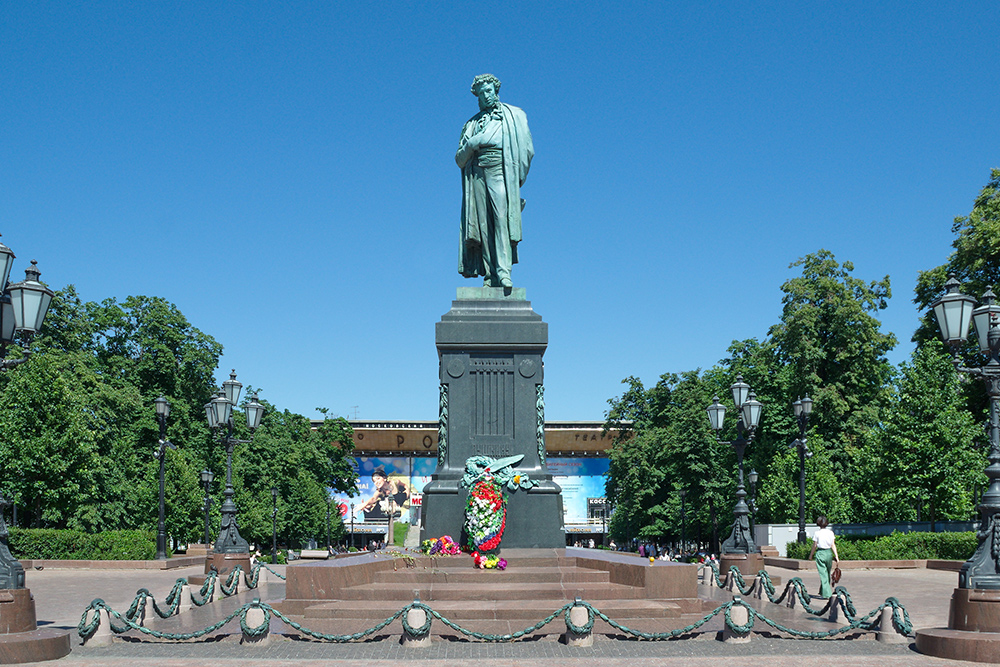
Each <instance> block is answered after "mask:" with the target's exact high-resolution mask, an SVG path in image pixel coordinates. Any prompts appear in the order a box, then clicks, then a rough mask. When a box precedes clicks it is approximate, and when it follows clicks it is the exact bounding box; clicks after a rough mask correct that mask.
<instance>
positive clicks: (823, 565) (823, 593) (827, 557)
mask: <svg viewBox="0 0 1000 667" xmlns="http://www.w3.org/2000/svg"><path fill="white" fill-rule="evenodd" d="M815 560H816V569H817V570H819V596H820V597H821V598H828V597H830V596H831V595H832V594H833V589H832V587H831V586H830V574H831V573H832V572H833V549H817V550H816V559H815Z"/></svg>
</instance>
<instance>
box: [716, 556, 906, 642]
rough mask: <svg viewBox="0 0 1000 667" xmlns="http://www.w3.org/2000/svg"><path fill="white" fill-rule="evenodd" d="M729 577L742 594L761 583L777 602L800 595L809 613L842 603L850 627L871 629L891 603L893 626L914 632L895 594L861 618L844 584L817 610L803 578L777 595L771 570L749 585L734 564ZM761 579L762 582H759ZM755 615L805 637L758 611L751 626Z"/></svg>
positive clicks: (719, 581) (818, 613) (792, 581)
mask: <svg viewBox="0 0 1000 667" xmlns="http://www.w3.org/2000/svg"><path fill="white" fill-rule="evenodd" d="M708 566H710V567H711V570H712V579H713V581H714V583H715V584H716V585H717V586H718V587H719V588H725V584H724V583H723V581H722V579H721V577H720V576H719V567H718V565H716V564H715V562H714V561H709V562H708ZM729 578H730V580H731V581H732V582H733V585H734V587H735V588H736V589H738V590H739V592H740V594H741V595H750V594H751V593H752V592H753V590H754V587H755V586H757V585H759V586H760V587H761V589H762V590H763V593H764V594H765V595H767V599H768V600H769V601H770V602H773V603H775V604H781V603H782V602H783V601H784V600H785V598H786V597H787V596H789V595H790V594H791V595H795V596H796V598H798V601H799V604H801V605H802V609H803V610H805V611H806V613H809V614H812V615H813V616H822V615H824V614H826V613H827V612H829V611H830V610H831V608H832V607H833V606H834V605H836V606H839V607H840V610H841V611H842V612H843V613H844V617H845V618H846V619H847V620H848V622H849V623H850V624H851V625H850V626H845V627H850V628H851V629H863V630H870V629H871V626H872V623H871V622H870V619H871V618H872V617H873V616H874V615H875V614H878V613H881V612H882V610H883V609H884V608H885V607H887V606H889V607H892V624H893V627H895V628H896V631H897V632H899V633H900V634H902V635H907V636H908V635H910V634H911V633H912V632H913V625H912V624H911V623H910V615H909V614H908V613H907V611H906V608H905V607H904V606H903V605H902V603H900V601H899V600H897V599H896V598H894V597H889V598H886V599H885V602H883V603H882V604H881V605H880V606H879V607H877V608H875V609H874V610H872V611H871V612H869V613H868V614H866V615H865V616H863V617H861V618H860V619H859V618H857V614H858V612H857V609H856V608H855V606H854V602H853V600H851V594H850V593H849V592H848V591H847V589H846V588H845V587H843V586H837V587H836V588H835V589H834V590H833V597H830V598H828V599H827V601H826V604H825V605H823V607H821V608H819V609H814V608H813V607H812V606H811V605H810V604H809V603H810V602H811V601H812V596H811V595H810V594H809V591H808V589H807V588H806V586H805V583H804V582H803V581H802V578H801V577H793V578H791V579H789V581H788V583H787V584H786V585H785V589H784V590H783V591H782V592H781V595H778V596H775V593H776V589H775V587H774V584H773V583H772V582H771V577H770V575H768V573H767V572H766V571H764V570H761V571H760V572H758V573H757V580H756V581H755V582H752V583H750V584H749V585H747V583H746V580H745V579H744V578H743V575H742V574H741V573H740V570H739V568H737V567H736V566H735V565H734V566H732V567H730V568H729ZM757 582H759V584H758V583H757ZM754 614H756V615H757V616H758V617H759V618H760V619H761V620H762V621H764V622H765V623H767V624H768V625H771V626H772V627H775V628H778V629H780V630H782V631H783V632H789V633H790V634H795V635H796V636H805V635H799V634H798V632H797V631H792V630H788V629H787V628H784V627H781V626H778V625H775V624H774V623H773V622H771V621H769V620H767V619H766V618H765V617H764V616H763V615H761V614H760V613H759V612H756V611H755V612H753V614H751V615H750V621H749V623H750V625H751V626H752V625H753V618H754ZM735 630H736V628H734V631H735ZM838 632H839V631H838ZM814 634H815V633H814ZM834 634H836V632H834ZM829 636H832V635H831V634H830V633H819V634H818V635H817V638H818V637H829Z"/></svg>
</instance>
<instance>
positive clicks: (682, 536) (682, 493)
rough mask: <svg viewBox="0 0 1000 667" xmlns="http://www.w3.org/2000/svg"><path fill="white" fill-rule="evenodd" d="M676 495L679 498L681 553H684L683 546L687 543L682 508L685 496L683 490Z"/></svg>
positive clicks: (685, 514) (683, 510) (683, 509)
mask: <svg viewBox="0 0 1000 667" xmlns="http://www.w3.org/2000/svg"><path fill="white" fill-rule="evenodd" d="M677 495H679V496H680V497H681V553H682V554H683V553H684V545H685V544H686V543H687V512H686V511H685V507H684V496H686V495H687V491H686V490H685V489H681V490H680V491H678V492H677Z"/></svg>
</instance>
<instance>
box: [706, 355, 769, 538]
mask: <svg viewBox="0 0 1000 667" xmlns="http://www.w3.org/2000/svg"><path fill="white" fill-rule="evenodd" d="M729 389H730V391H732V394H733V403H735V404H736V409H737V410H738V411H739V415H740V416H739V419H738V420H737V422H736V439H735V440H731V441H729V442H728V443H727V442H726V441H725V440H722V439H721V438H719V437H718V435H716V439H718V441H719V442H720V443H723V444H729V445H732V447H733V449H734V450H735V451H736V461H737V464H738V467H739V483H738V485H737V487H736V506H735V507H734V508H733V517H734V519H733V531H732V532H731V533H730V534H729V537H727V538H726V540H725V541H724V542H723V543H722V548H721V551H722V553H724V554H752V553H757V545H756V544H754V540H753V533H751V532H750V520H749V518H748V516H749V514H750V508H749V507H747V503H746V497H747V491H746V487H745V486H744V484H743V453H744V451H746V448H747V445H749V444H750V443H751V442H753V437H754V434H755V433H756V431H757V425H758V424H759V422H760V413H761V410H762V407H763V406H762V405H761V404H760V401H758V400H757V396H756V395H755V394H754V393H753V392H752V391H750V385H748V384H747V383H745V382H743V376H742V375H737V376H736V382H735V383H733V385H732V386H730V388H729ZM725 416H726V408H725V406H724V405H722V404H721V403H719V397H718V396H716V397H715V398H714V399H713V400H712V405H710V406H708V418H709V421H710V422H711V424H712V428H713V429H714V430H715V432H716V433H719V432H721V431H722V426H723V421H724V419H725Z"/></svg>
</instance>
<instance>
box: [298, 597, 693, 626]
mask: <svg viewBox="0 0 1000 667" xmlns="http://www.w3.org/2000/svg"><path fill="white" fill-rule="evenodd" d="M569 601H570V600H493V601H470V600H436V601H425V602H426V604H427V605H428V606H429V607H431V609H433V610H434V611H436V612H437V613H439V614H441V615H442V616H444V617H445V618H448V619H450V620H452V621H486V620H507V621H514V620H516V621H522V622H528V621H530V622H531V623H535V622H537V621H540V620H542V619H543V618H545V617H547V616H548V615H549V614H551V613H553V612H554V611H556V610H557V609H559V608H560V607H562V606H563V605H564V604H566V603H567V602H569ZM406 604H407V603H406V602H403V603H400V602H396V601H379V600H335V601H330V602H323V603H320V604H313V605H310V606H308V607H306V608H305V609H302V610H298V611H299V613H297V614H293V615H294V616H296V617H299V618H302V619H304V621H305V624H306V625H307V626H308V627H310V628H312V627H313V626H312V625H309V623H310V622H312V621H314V620H319V619H328V620H338V619H363V620H367V621H372V622H373V623H374V622H378V621H381V620H384V619H386V618H388V617H390V616H392V615H393V614H395V613H396V612H397V611H399V610H400V609H401V608H402V607H404V606H405V605H406ZM591 604H593V605H594V607H596V608H597V609H599V610H600V611H601V612H603V613H604V614H606V615H607V616H608V617H609V618H611V619H613V620H615V621H619V622H621V619H636V618H651V619H652V618H656V619H664V618H679V617H680V616H681V615H683V614H685V613H691V612H692V611H700V608H699V609H695V610H690V609H687V608H686V606H685V605H683V604H681V603H679V602H678V601H672V600H601V601H599V602H592V603H591ZM289 611H292V610H289Z"/></svg>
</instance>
